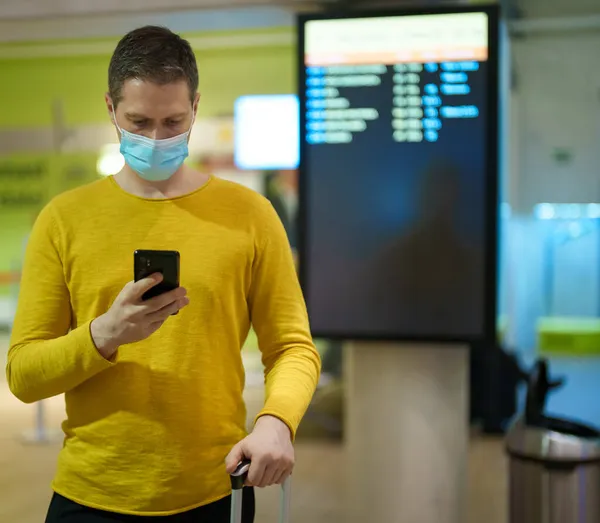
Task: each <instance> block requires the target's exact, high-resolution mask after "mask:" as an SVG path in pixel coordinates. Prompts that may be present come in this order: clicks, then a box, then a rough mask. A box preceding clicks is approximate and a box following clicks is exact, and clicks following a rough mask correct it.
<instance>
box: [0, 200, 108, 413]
mask: <svg viewBox="0 0 600 523" xmlns="http://www.w3.org/2000/svg"><path fill="white" fill-rule="evenodd" d="M51 205H52V204H50V205H49V206H47V207H46V208H44V209H43V210H42V212H41V213H40V215H39V217H38V219H37V220H36V223H35V225H34V227H33V230H32V233H31V236H30V237H29V241H28V242H27V247H26V251H25V259H24V263H23V272H22V275H21V282H20V290H19V301H18V304H17V311H16V315H15V320H14V325H13V330H12V334H11V340H10V347H9V351H8V361H7V367H6V377H7V381H8V385H9V387H10V390H11V391H12V393H13V394H14V395H15V396H16V397H17V398H19V399H20V400H21V401H23V402H25V403H33V402H35V401H39V400H42V399H44V398H49V397H51V396H56V395H58V394H62V393H64V392H67V391H69V390H71V389H73V388H75V387H77V386H78V385H79V384H81V383H83V382H84V381H85V380H87V379H88V378H90V377H92V376H94V375H95V374H96V373H98V372H100V371H102V370H103V369H106V368H108V367H110V366H112V365H113V364H114V363H113V362H110V361H108V360H106V359H105V358H103V357H102V355H101V354H100V353H99V352H98V351H97V350H96V346H95V345H94V342H93V340H92V337H91V333H90V323H91V321H88V322H86V323H84V324H82V325H80V326H78V327H76V328H73V329H72V330H71V323H72V315H71V303H70V296H69V290H68V288H67V285H66V282H65V276H64V270H63V260H62V259H61V249H60V237H59V234H58V228H57V226H56V222H55V219H54V211H53V209H52V208H51Z"/></svg>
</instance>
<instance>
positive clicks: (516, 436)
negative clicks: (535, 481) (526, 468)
mask: <svg viewBox="0 0 600 523" xmlns="http://www.w3.org/2000/svg"><path fill="white" fill-rule="evenodd" d="M506 448H507V451H508V453H509V454H510V455H512V456H514V457H519V458H522V459H529V460H534V461H543V462H546V463H557V464H560V463H562V464H565V465H567V464H570V463H585V462H589V461H598V460H600V431H598V430H597V429H595V428H593V427H591V426H588V425H584V424H582V423H577V422H574V421H569V420H565V419H559V418H551V417H547V416H544V417H542V418H539V419H538V420H536V423H535V424H527V423H526V422H525V419H524V418H523V417H520V418H519V419H517V421H516V422H515V423H514V424H513V425H512V427H510V429H509V431H508V434H507V439H506Z"/></svg>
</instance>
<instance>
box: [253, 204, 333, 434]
mask: <svg viewBox="0 0 600 523" xmlns="http://www.w3.org/2000/svg"><path fill="white" fill-rule="evenodd" d="M262 225H263V230H262V231H261V233H262V234H261V236H262V237H263V238H264V239H263V242H262V246H261V247H260V248H259V250H258V254H257V257H256V259H255V262H254V267H253V271H252V284H251V288H250V300H249V301H250V314H251V319H252V324H253V327H254V330H255V331H256V335H257V337H258V343H259V347H260V350H261V352H262V361H263V364H264V367H265V389H266V390H265V405H264V408H263V409H262V410H261V411H260V412H259V414H258V416H257V419H258V418H259V417H261V416H264V415H271V416H275V417H277V418H279V419H280V420H281V421H283V422H284V423H285V424H286V425H287V426H288V427H289V428H290V430H291V432H292V437H295V435H296V431H297V429H298V426H299V425H300V421H301V420H302V417H303V416H304V414H305V413H306V410H307V409H308V406H309V404H310V402H311V400H312V397H313V394H314V392H315V389H316V387H317V382H318V379H319V374H320V371H321V359H320V356H319V353H318V352H317V350H316V348H315V345H314V343H313V341H312V337H311V333H310V327H309V322H308V314H307V311H306V305H305V302H304V297H303V295H302V290H301V288H300V284H299V282H298V276H297V273H296V268H295V265H294V260H293V255H292V250H291V248H290V245H289V242H288V239H287V235H286V232H285V229H284V228H283V224H282V223H281V221H280V219H279V217H278V216H277V214H276V212H275V210H274V209H273V208H272V206H270V204H269V206H268V212H267V213H266V218H265V223H263V224H262Z"/></svg>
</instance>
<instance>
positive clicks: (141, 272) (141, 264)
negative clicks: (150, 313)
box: [133, 249, 179, 300]
mask: <svg viewBox="0 0 600 523" xmlns="http://www.w3.org/2000/svg"><path fill="white" fill-rule="evenodd" d="M133 273H134V276H133V278H134V280H135V281H139V280H143V279H144V278H147V277H148V276H150V275H152V274H155V273H160V274H162V275H163V280H162V281H161V282H160V283H159V284H157V285H155V286H154V287H152V288H151V289H150V290H149V291H146V292H145V293H144V295H143V296H142V299H143V300H149V299H150V298H154V297H155V296H159V295H161V294H163V293H165V292H168V291H171V290H173V289H176V288H177V287H179V253H178V252H177V251H154V250H141V249H140V250H137V251H135V252H134V253H133Z"/></svg>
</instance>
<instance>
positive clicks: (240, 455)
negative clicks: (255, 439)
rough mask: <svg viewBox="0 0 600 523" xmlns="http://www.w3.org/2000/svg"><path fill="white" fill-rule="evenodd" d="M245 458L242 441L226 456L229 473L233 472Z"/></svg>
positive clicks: (226, 466)
mask: <svg viewBox="0 0 600 523" xmlns="http://www.w3.org/2000/svg"><path fill="white" fill-rule="evenodd" d="M243 459H244V452H243V450H242V445H241V443H238V444H237V445H236V446H235V447H233V449H231V452H230V453H229V454H228V455H227V457H226V458H225V468H226V469H227V474H233V473H234V472H235V469H236V468H237V466H238V465H239V464H240V461H243Z"/></svg>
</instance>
